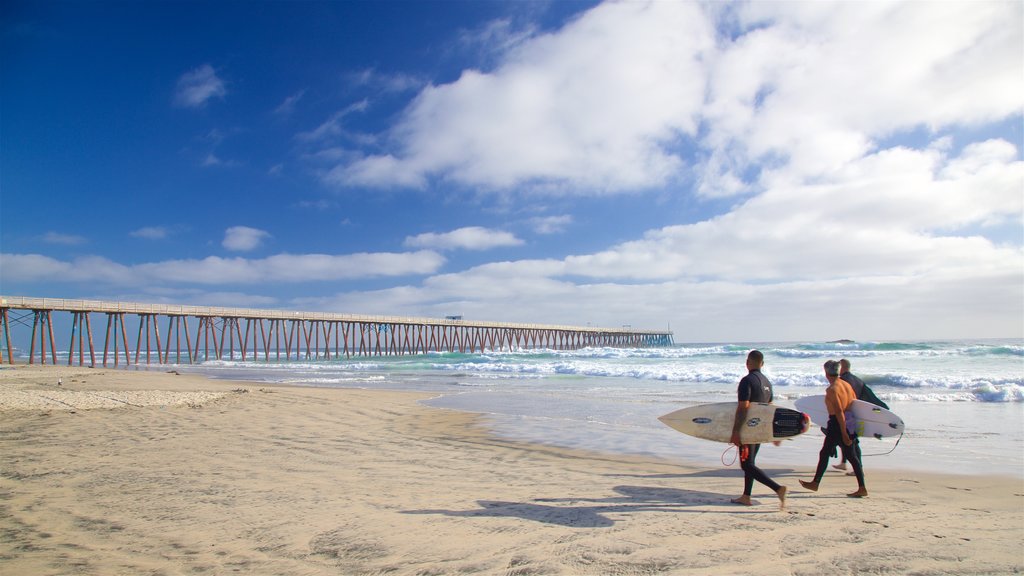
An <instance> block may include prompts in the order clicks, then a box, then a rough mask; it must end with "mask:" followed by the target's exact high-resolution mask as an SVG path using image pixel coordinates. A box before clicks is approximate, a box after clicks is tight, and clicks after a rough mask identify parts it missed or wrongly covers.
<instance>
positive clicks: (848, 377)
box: [832, 358, 889, 476]
mask: <svg viewBox="0 0 1024 576" xmlns="http://www.w3.org/2000/svg"><path fill="white" fill-rule="evenodd" d="M839 378H840V379H842V380H843V381H844V382H846V383H847V384H849V385H850V388H853V393H854V394H855V395H856V396H857V400H863V401H865V402H870V403H872V404H874V405H875V406H881V407H882V408H885V409H886V410H888V409H889V405H888V404H886V403H885V402H882V399H881V398H879V397H878V396H875V393H874V391H872V390H871V388H868V385H867V384H865V383H864V381H863V380H861V379H860V378H858V377H857V376H855V375H854V374H853V372H850V361H849V360H847V359H846V358H843V359H841V360H839ZM856 446H857V456H860V455H861V452H860V442H857V443H856ZM842 458H843V459H842V461H841V462H839V464H834V465H833V466H832V467H833V468H835V469H837V470H846V456H845V455H844V456H843V457H842ZM860 463H861V465H862V466H863V464H864V458H861V459H860ZM846 475H847V476H853V473H852V472H847V473H846Z"/></svg>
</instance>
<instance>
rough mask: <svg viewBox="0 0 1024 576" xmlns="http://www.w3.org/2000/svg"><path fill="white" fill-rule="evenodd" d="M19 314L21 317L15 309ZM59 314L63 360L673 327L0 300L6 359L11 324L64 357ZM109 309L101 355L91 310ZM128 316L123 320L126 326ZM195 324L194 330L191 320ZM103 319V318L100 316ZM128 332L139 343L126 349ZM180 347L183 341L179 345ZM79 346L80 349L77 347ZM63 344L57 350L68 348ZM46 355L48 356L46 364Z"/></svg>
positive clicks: (656, 339)
mask: <svg viewBox="0 0 1024 576" xmlns="http://www.w3.org/2000/svg"><path fill="white" fill-rule="evenodd" d="M19 313H20V315H19ZM54 313H61V315H62V316H64V317H68V316H70V324H71V332H70V338H69V341H68V344H67V364H68V365H73V364H74V363H75V360H76V358H77V363H78V364H79V365H90V366H97V365H102V366H108V364H112V365H113V366H119V364H120V363H122V362H123V363H124V364H125V365H126V366H127V365H131V364H136V365H138V364H142V363H145V364H195V363H199V362H204V361H206V360H223V359H230V360H236V359H240V360H243V361H245V360H263V361H268V362H269V361H287V360H334V359H341V358H352V357H370V356H405V355H414V354H427V353H430V352H462V353H471V354H472V353H478V352H486V351H501V350H531V349H550V350H578V349H580V348H587V347H616V348H645V347H654V346H670V345H671V344H672V332H669V331H660V330H634V329H632V328H629V327H623V328H597V327H590V326H587V327H581V326H556V325H544V324H514V323H506V322H478V321H469V320H463V319H462V318H461V317H460V316H449V317H447V318H444V319H438V318H408V317H396V316H360V315H352V314H332V313H323V312H290V311H283V310H255V309H247V308H218V307H206V306H174V305H165V304H139V303H132V302H104V301H96V300H68V299H60V298H27V297H19V296H0V364H2V363H3V362H4V355H5V354H6V361H7V362H8V363H14V355H13V349H14V348H13V343H12V341H11V326H12V322H14V323H15V324H17V325H20V326H23V327H26V328H27V327H28V326H29V325H30V324H31V327H32V337H31V340H30V348H29V356H28V362H29V364H34V363H35V362H36V360H37V358H38V361H39V363H40V364H46V363H47V362H48V361H50V362H52V363H53V364H57V363H58V347H57V340H56V338H55V329H54ZM100 314H102V315H105V316H106V318H105V329H104V332H103V350H102V356H99V350H98V349H97V348H96V347H95V346H94V339H93V327H92V318H93V316H91V315H100ZM126 319H127V322H126ZM190 319H191V320H192V326H193V327H194V331H192V329H191V328H190V326H189V320H190ZM101 322H102V320H101ZM129 334H134V335H135V338H134V341H135V346H134V348H130V347H129V342H130V340H129ZM183 344H184V346H183ZM76 346H77V348H76ZM63 349H64V348H61V350H63ZM48 357H49V360H48Z"/></svg>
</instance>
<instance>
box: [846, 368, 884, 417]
mask: <svg viewBox="0 0 1024 576" xmlns="http://www.w3.org/2000/svg"><path fill="white" fill-rule="evenodd" d="M839 377H840V378H842V379H843V380H845V381H846V382H847V383H848V384H849V385H850V388H853V393H854V394H856V395H857V400H863V401H865V402H870V403H872V404H874V405H875V406H881V407H882V408H885V409H886V410H888V409H889V405H888V404H886V403H885V402H882V399H881V398H879V397H878V396H875V392H874V390H872V389H871V388H868V385H867V384H865V383H864V381H863V380H861V379H860V378H858V377H856V376H854V375H853V373H852V372H846V373H845V374H840V375H839Z"/></svg>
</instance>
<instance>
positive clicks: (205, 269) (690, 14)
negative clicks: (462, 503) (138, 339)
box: [0, 0, 1024, 342]
mask: <svg viewBox="0 0 1024 576" xmlns="http://www.w3.org/2000/svg"><path fill="white" fill-rule="evenodd" d="M0 42H2V44H0V50H2V52H0V294H3V295H6V296H31V297H52V298H75V299H78V298H85V299H99V300H120V301H132V302H145V303H171V304H188V305H211V306H233V307H244V308H271V309H287V310H302V311H329V312H339V313H352V314H384V315H392V316H416V317H432V318H436V317H443V316H447V315H462V316H463V317H464V318H465V319H466V320H467V321H469V320H481V321H500V322H529V323H544V324H569V325H578V326H586V325H590V326H606V327H620V326H623V325H628V326H631V327H633V328H642V329H651V330H663V329H671V330H672V331H673V333H674V336H675V340H676V341H677V342H723V341H735V342H762V341H822V340H833V339H839V338H850V339H856V340H876V341H882V340H938V339H951V338H1024V159H1022V149H1024V135H1022V127H1024V4H1022V3H1021V2H1017V1H1011V2H988V1H984V0H982V1H971V2H954V1H943V2H928V1H914V2H884V1H878V2H798V1H787V2H750V3H748V2H724V1H723V2H719V1H714V2H684V1H679V2H676V1H669V0H659V1H655V2H644V1H639V0H637V1H628V2H601V3H598V2H590V1H573V0H559V1H555V2H540V1H529V0H520V1H517V2H486V1H470V2H462V1H458V0H440V1H434V0H422V1H403V0H389V1H381V2H369V1H366V2H359V1H352V2H341V1H338V2H316V1H303V2H283V1H282V2H260V1H254V2H230V1H218V2H160V1H153V2H49V1H38V0H34V1H31V2H25V1H20V0H8V1H5V2H3V3H2V4H0Z"/></svg>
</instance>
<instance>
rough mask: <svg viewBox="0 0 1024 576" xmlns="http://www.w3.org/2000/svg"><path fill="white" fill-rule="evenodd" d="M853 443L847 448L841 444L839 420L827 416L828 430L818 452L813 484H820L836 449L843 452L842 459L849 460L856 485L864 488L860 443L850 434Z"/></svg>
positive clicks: (830, 415)
mask: <svg viewBox="0 0 1024 576" xmlns="http://www.w3.org/2000/svg"><path fill="white" fill-rule="evenodd" d="M850 439H852V440H853V443H852V444H850V445H849V446H847V445H846V444H843V434H842V432H841V431H840V429H839V419H838V418H836V417H835V416H833V415H832V414H829V416H828V428H826V429H825V441H824V442H823V443H822V444H821V452H818V469H817V470H815V471H814V483H815V484H817V483H818V482H821V477H822V476H824V475H825V468H827V467H828V459H829V458H831V457H832V455H833V454H835V453H836V447H838V448H839V449H840V450H842V452H843V458H845V459H846V460H849V462H850V464H851V465H852V466H853V472H854V474H855V475H856V476H857V485H858V486H861V487H863V486H864V467H863V466H861V463H860V441H859V440H858V439H857V435H856V434H850Z"/></svg>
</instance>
